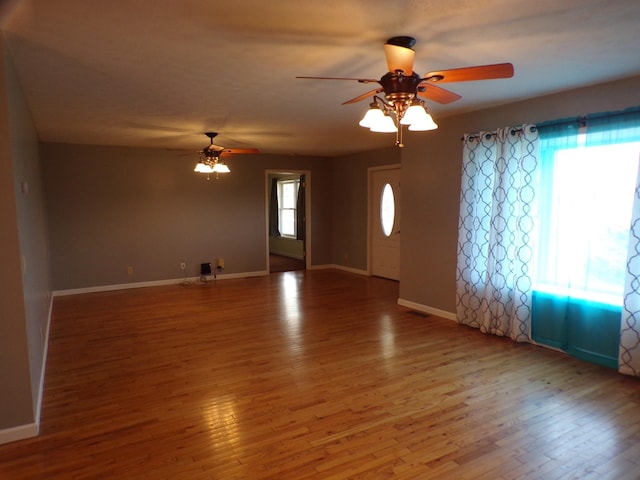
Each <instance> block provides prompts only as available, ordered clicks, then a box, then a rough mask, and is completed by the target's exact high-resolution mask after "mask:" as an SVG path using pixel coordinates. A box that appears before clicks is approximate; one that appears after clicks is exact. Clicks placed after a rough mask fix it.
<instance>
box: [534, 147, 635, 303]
mask: <svg viewBox="0 0 640 480" xmlns="http://www.w3.org/2000/svg"><path fill="white" fill-rule="evenodd" d="M639 152H640V143H624V144H613V145H603V146H596V147H578V148H568V149H561V150H557V151H556V152H555V155H552V156H549V157H548V158H551V159H552V161H550V162H547V164H545V163H543V164H542V165H541V178H543V179H546V181H543V183H542V184H541V189H540V210H539V217H540V218H539V220H540V221H539V225H541V228H540V232H539V248H538V252H537V262H536V265H537V266H536V275H535V278H536V287H535V288H536V289H537V290H542V291H547V292H549V293H554V294H557V295H570V296H573V297H580V298H584V299H587V300H594V301H600V302H603V303H610V304H621V301H622V294H623V289H624V279H625V269H626V258H627V248H628V244H629V228H630V220H631V211H632V206H633V196H634V190H635V183H636V178H637V170H638V155H639Z"/></svg>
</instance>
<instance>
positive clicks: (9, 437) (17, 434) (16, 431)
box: [0, 423, 39, 445]
mask: <svg viewBox="0 0 640 480" xmlns="http://www.w3.org/2000/svg"><path fill="white" fill-rule="evenodd" d="M38 431H39V428H38V425H37V424H36V423H27V424H25V425H18V426H17V427H11V428H5V429H3V430H0V445H2V444H4V443H10V442H17V441H18V440H24V439H26V438H32V437H37V436H38Z"/></svg>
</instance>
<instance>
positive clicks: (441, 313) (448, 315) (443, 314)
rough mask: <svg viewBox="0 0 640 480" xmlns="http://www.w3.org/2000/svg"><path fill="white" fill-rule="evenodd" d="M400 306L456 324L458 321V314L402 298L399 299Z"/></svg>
mask: <svg viewBox="0 0 640 480" xmlns="http://www.w3.org/2000/svg"><path fill="white" fill-rule="evenodd" d="M398 305H400V306H402V307H407V308H410V309H411V310H416V311H418V312H422V313H428V314H429V315H435V316H436V317H440V318H444V319H447V320H453V321H454V322H457V321H458V320H457V316H456V314H455V313H453V312H447V311H446V310H440V309H439V308H433V307H428V306H426V305H421V304H420V303H414V302H410V301H409V300H403V299H402V298H399V299H398Z"/></svg>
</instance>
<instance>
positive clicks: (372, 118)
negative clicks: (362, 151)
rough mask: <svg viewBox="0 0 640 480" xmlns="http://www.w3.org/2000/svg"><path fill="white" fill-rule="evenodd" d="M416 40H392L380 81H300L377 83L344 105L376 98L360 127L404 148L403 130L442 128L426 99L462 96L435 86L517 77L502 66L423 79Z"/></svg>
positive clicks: (443, 72)
mask: <svg viewBox="0 0 640 480" xmlns="http://www.w3.org/2000/svg"><path fill="white" fill-rule="evenodd" d="M415 43H416V40H415V38H413V37H407V36H402V37H392V38H390V39H389V40H387V42H386V43H385V44H384V53H385V57H386V60H387V68H388V69H389V71H388V72H387V73H386V74H384V75H383V76H382V77H381V78H380V79H379V80H375V79H370V78H334V77H297V78H304V79H316V80H355V81H357V82H360V83H377V84H378V85H379V87H378V88H375V89H373V90H370V91H369V92H366V93H364V94H362V95H359V96H357V97H355V98H352V99H351V100H347V101H346V102H343V105H346V104H349V103H356V102H359V101H361V100H364V99H365V98H369V97H373V102H372V103H371V104H370V106H369V110H368V111H367V112H366V113H365V115H364V117H363V118H362V120H360V123H359V125H360V126H362V127H365V128H369V129H370V130H371V131H372V132H383V133H392V132H395V133H396V145H397V146H398V147H403V146H404V144H403V142H402V130H403V128H402V127H403V126H406V127H407V128H408V130H410V131H427V130H434V129H436V128H438V125H437V124H436V122H435V121H434V120H433V118H432V117H431V115H430V114H429V112H428V110H427V107H426V106H425V104H424V101H423V100H421V99H420V98H418V96H422V97H425V98H427V99H429V100H433V101H435V102H438V103H442V104H447V103H451V102H454V101H456V100H459V99H460V98H461V97H460V95H458V94H456V93H453V92H450V91H449V90H446V89H444V88H441V87H438V86H436V85H434V83H446V82H466V81H473V80H491V79H497V78H511V77H513V65H512V64H510V63H499V64H494V65H481V66H476V67H466V68H456V69H450V70H439V71H433V72H429V73H427V74H426V75H425V76H424V77H421V76H420V75H418V74H417V73H416V72H414V71H413V60H414V58H415V51H414V50H413V48H412V47H413V46H414V45H415ZM382 93H383V94H384V97H381V96H378V94H382Z"/></svg>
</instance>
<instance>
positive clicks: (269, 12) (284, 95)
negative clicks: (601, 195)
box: [0, 0, 640, 156]
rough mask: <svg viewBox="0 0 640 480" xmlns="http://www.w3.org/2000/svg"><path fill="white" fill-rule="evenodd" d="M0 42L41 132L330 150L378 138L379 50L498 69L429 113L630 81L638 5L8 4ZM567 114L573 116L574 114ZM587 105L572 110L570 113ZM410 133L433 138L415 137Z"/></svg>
mask: <svg viewBox="0 0 640 480" xmlns="http://www.w3.org/2000/svg"><path fill="white" fill-rule="evenodd" d="M0 20H1V21H2V28H3V31H4V35H5V46H6V48H7V50H8V52H9V55H10V57H11V59H12V61H13V64H14V65H15V68H16V70H17V73H18V77H19V79H20V82H21V84H22V86H23V89H24V92H25V96H26V98H27V101H28V104H29V108H30V109H31V111H32V114H33V118H34V121H35V125H36V129H37V131H38V135H39V137H40V139H41V140H43V141H48V142H67V143H81V144H99V145H125V146H143V147H160V148H177V149H192V148H193V149H197V148H202V147H204V146H206V145H207V144H208V142H209V140H208V139H207V138H206V137H205V136H204V135H203V132H205V131H216V132H219V136H218V137H217V138H216V141H215V143H216V144H219V145H223V146H225V147H228V148H242V147H255V148H259V149H260V151H261V152H265V153H284V154H314V155H327V156H334V155H341V154H347V153H352V152H358V151H366V150H371V149H375V148H380V147H385V146H389V145H392V144H393V139H392V138H390V137H389V136H388V135H383V134H373V133H370V132H369V131H368V130H366V129H363V128H362V127H359V126H358V125H357V122H358V120H359V119H360V118H361V116H362V115H363V113H364V111H365V110H366V109H367V106H368V102H367V101H363V102H360V103H356V104H352V105H344V106H343V105H341V103H342V102H343V101H345V100H347V99H350V98H352V97H355V96H357V95H359V94H361V93H364V92H366V91H368V90H370V89H371V88H373V87H372V86H371V85H370V84H369V85H365V84H360V83H357V82H352V81H322V80H301V79H296V78H295V77H296V76H298V75H301V76H337V77H363V78H380V77H381V76H382V75H383V74H384V73H386V70H387V68H386V62H385V58H384V52H383V44H384V42H385V40H386V39H388V38H389V37H392V36H396V35H408V36H412V37H415V38H416V40H417V43H416V45H415V47H414V49H415V50H416V59H415V70H416V71H417V72H418V73H420V74H424V73H426V72H427V71H431V70H441V69H448V68H458V67H468V66H474V65H484V64H491V63H499V62H511V63H513V65H514V67H515V76H514V78H511V79H502V80H491V81H478V82H464V83H448V84H446V85H445V87H446V88H447V89H449V90H453V91H455V92H456V93H458V94H460V95H462V97H463V98H462V100H459V101H457V102H455V103H452V104H449V105H439V104H437V103H433V102H429V103H428V106H429V108H430V111H431V113H432V114H433V116H434V118H435V119H436V121H437V120H438V118H442V117H444V116H450V115H453V114H456V113H461V112H464V111H470V110H474V109H480V108H485V107H487V106H491V105H496V104H502V103H507V102H511V101H514V100H519V99H524V98H530V97H534V96H538V95H542V94H547V93H552V92H558V91H562V90H566V89H571V88H574V87H579V86H586V85H590V84H594V83H601V82H605V81H609V80H615V79H619V78H624V77H630V76H634V75H639V74H640V51H639V48H640V47H639V46H640V1H638V0H609V1H605V0H538V1H535V0H532V1H528V2H527V1H514V0H485V1H477V0H446V1H445V0H314V1H311V0H268V1H267V0H217V1H212V0H109V1H93V0H90V1H87V0H13V1H6V0H5V2H4V3H2V5H0ZM581 113H583V112H581ZM584 113H587V112H584ZM411 135H437V131H435V132H420V133H418V132H416V133H412V134H411Z"/></svg>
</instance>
